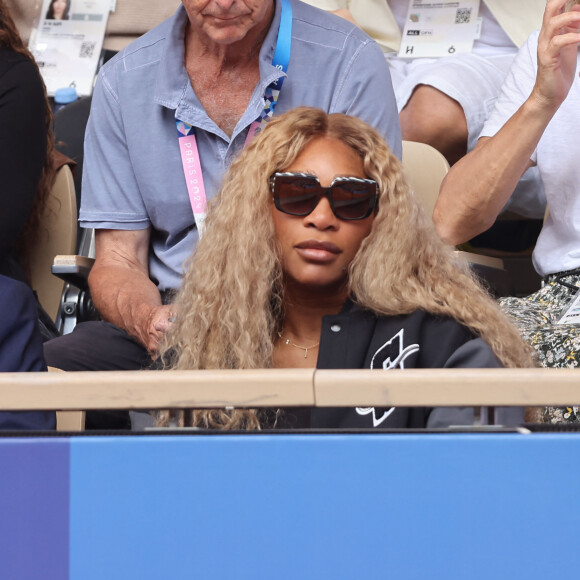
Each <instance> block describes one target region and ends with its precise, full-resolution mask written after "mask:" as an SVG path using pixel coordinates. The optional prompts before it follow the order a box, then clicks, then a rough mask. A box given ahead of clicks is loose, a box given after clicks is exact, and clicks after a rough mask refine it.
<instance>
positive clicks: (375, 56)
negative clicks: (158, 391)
mask: <svg viewBox="0 0 580 580" xmlns="http://www.w3.org/2000/svg"><path fill="white" fill-rule="evenodd" d="M299 105H311V106H316V107H319V108H321V109H324V110H325V111H327V112H330V113H335V112H336V113H346V114H351V115H356V116H358V117H360V118H362V119H364V120H365V121H367V122H368V123H370V124H371V125H373V126H374V127H375V128H376V129H377V130H378V131H379V132H380V133H381V134H382V135H383V136H384V137H385V139H386V140H387V141H388V143H389V144H390V146H391V148H392V149H393V150H394V151H395V153H396V154H397V155H398V156H399V157H400V153H401V137H400V128H399V122H398V117H397V107H396V103H395V99H394V96H393V90H392V86H391V80H390V76H389V72H388V69H387V66H386V64H385V62H384V58H383V55H382V52H381V50H380V48H379V47H378V46H377V45H376V43H375V42H374V41H373V40H371V39H370V38H369V37H368V36H366V34H364V33H363V32H362V31H360V30H359V29H358V28H357V27H356V26H354V25H353V24H351V23H349V22H347V21H345V20H343V19H341V18H338V17H336V16H334V15H331V14H327V13H325V12H323V11H320V10H318V9H316V8H313V7H311V6H308V5H306V4H303V3H301V2H299V1H297V0H183V5H182V6H180V8H179V10H178V11H177V13H176V14H175V15H174V16H173V17H172V18H170V19H169V20H167V21H166V22H164V23H163V24H161V25H160V26H158V27H156V28H155V29H153V30H152V31H150V32H149V33H148V34H146V35H144V36H143V37H141V38H140V39H138V40H137V41H136V42H134V43H133V44H131V45H129V46H128V47H127V48H126V49H125V50H123V51H122V52H120V53H119V54H118V55H117V56H116V57H115V58H113V59H112V60H111V61H110V62H109V63H107V65H105V66H104V67H103V69H102V71H101V74H100V76H99V79H98V82H97V85H96V87H95V93H94V97H93V105H92V110H91V117H90V120H89V124H88V127H87V135H86V142H85V166H84V177H83V200H82V207H81V212H80V221H81V224H82V225H83V226H84V227H87V228H95V229H96V253H97V258H96V262H95V266H94V268H93V270H92V273H91V277H90V287H91V291H92V295H93V299H94V302H95V304H96V306H97V308H98V310H99V312H100V313H101V315H102V317H103V319H104V320H105V321H106V322H100V323H98V322H97V323H85V324H82V325H79V326H78V327H77V329H76V330H75V332H74V333H73V334H72V335H69V336H67V337H63V338H61V339H57V340H56V341H52V343H49V344H48V346H47V348H46V351H45V352H46V357H47V361H48V363H49V364H50V365H53V366H57V367H60V368H63V369H65V370H87V369H103V370H106V369H135V368H140V367H141V366H142V365H143V364H146V361H147V360H149V356H150V355H154V353H155V351H156V349H157V346H158V342H159V339H160V338H161V337H162V335H163V332H164V331H165V330H166V329H167V326H168V325H169V324H170V323H171V319H172V316H173V314H174V313H173V310H172V307H171V304H170V294H171V292H172V291H174V290H175V289H177V288H179V286H180V284H181V275H182V272H183V262H184V260H185V259H186V258H187V256H188V255H189V254H191V252H192V250H193V249H194V247H195V244H196V242H197V240H198V236H199V231H200V229H201V224H202V221H203V217H204V202H205V199H206V198H207V199H210V198H211V197H213V196H214V195H215V193H216V192H217V190H218V188H219V185H220V182H221V179H222V176H223V174H224V172H225V170H226V168H227V167H228V166H229V164H230V163H231V161H232V159H233V158H234V157H235V156H236V155H237V153H238V152H239V151H240V150H241V149H242V148H243V146H244V144H245V143H246V141H247V140H248V139H249V138H251V133H253V132H254V130H255V129H256V128H259V126H260V125H263V124H264V123H265V122H267V120H268V118H269V116H270V115H271V114H272V110H273V107H274V106H276V109H275V111H276V113H282V112H284V111H287V110H289V109H292V108H294V107H297V106H299ZM249 134H250V136H249ZM203 194H205V195H203ZM251 259H252V258H251V256H248V267H251Z"/></svg>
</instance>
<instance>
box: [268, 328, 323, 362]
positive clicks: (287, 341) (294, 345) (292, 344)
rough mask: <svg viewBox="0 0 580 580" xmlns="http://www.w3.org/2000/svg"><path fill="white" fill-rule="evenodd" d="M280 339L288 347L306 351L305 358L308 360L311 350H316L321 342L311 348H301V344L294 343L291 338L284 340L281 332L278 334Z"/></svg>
mask: <svg viewBox="0 0 580 580" xmlns="http://www.w3.org/2000/svg"><path fill="white" fill-rule="evenodd" d="M278 337H279V338H280V340H282V341H283V342H284V344H287V345H288V346H293V347H294V348H299V349H300V350H303V351H304V358H308V351H309V350H312V349H313V348H316V347H317V346H318V345H319V344H320V341H318V342H317V343H316V344H312V345H310V346H300V345H299V344H296V343H295V342H292V341H291V340H290V339H289V338H284V337H283V336H282V333H281V332H278Z"/></svg>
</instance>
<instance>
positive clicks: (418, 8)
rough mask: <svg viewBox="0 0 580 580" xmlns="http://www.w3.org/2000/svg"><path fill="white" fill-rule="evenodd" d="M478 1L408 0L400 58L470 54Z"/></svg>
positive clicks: (473, 38)
mask: <svg viewBox="0 0 580 580" xmlns="http://www.w3.org/2000/svg"><path fill="white" fill-rule="evenodd" d="M478 17H479V0H462V1H460V2H450V1H447V2H446V1H441V2H430V1H429V0H409V10H408V13H407V21H406V23H405V29H404V30H403V38H402V41H401V49H400V50H399V56H400V57H401V58H417V57H430V58H439V57H442V56H451V55H453V54H457V53H458V52H471V49H472V48H473V41H474V40H475V39H476V38H477V36H478V34H479V26H478Z"/></svg>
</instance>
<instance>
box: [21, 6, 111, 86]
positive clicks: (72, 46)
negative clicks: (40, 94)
mask: <svg viewBox="0 0 580 580" xmlns="http://www.w3.org/2000/svg"><path fill="white" fill-rule="evenodd" d="M63 6H65V8H64V9H63ZM110 9H111V0H71V1H70V2H55V0H43V3H42V12H41V15H40V20H39V23H38V28H37V29H36V30H34V31H33V32H32V35H31V37H30V43H29V47H30V51H31V52H32V54H33V55H34V58H35V59H36V62H37V63H38V66H39V67H40V72H41V73H42V78H43V79H44V83H45V84H46V89H47V91H48V94H49V95H51V96H52V95H54V93H55V91H56V90H57V89H61V88H64V87H69V86H74V87H75V88H76V90H77V93H78V95H79V96H88V95H90V94H91V93H92V92H93V82H94V79H95V73H96V71H97V65H98V63H99V58H100V56H101V49H102V47H103V40H104V38H105V28H106V27H107V19H108V17H109V10H110Z"/></svg>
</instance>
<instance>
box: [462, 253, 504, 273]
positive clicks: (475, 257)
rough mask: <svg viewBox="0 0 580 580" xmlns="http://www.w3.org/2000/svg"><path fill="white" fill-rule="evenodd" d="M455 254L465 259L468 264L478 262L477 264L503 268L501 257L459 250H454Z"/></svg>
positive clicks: (498, 268)
mask: <svg viewBox="0 0 580 580" xmlns="http://www.w3.org/2000/svg"><path fill="white" fill-rule="evenodd" d="M455 254H456V255H457V256H459V257H460V258H463V259H465V260H466V261H467V262H469V263H470V264H478V265H479V266H486V267H488V268H496V269H497V270H503V269H504V267H503V260H502V259H501V258H495V257H493V256H483V255H482V254H473V253H472V252H463V251H461V250H456V251H455Z"/></svg>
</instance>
